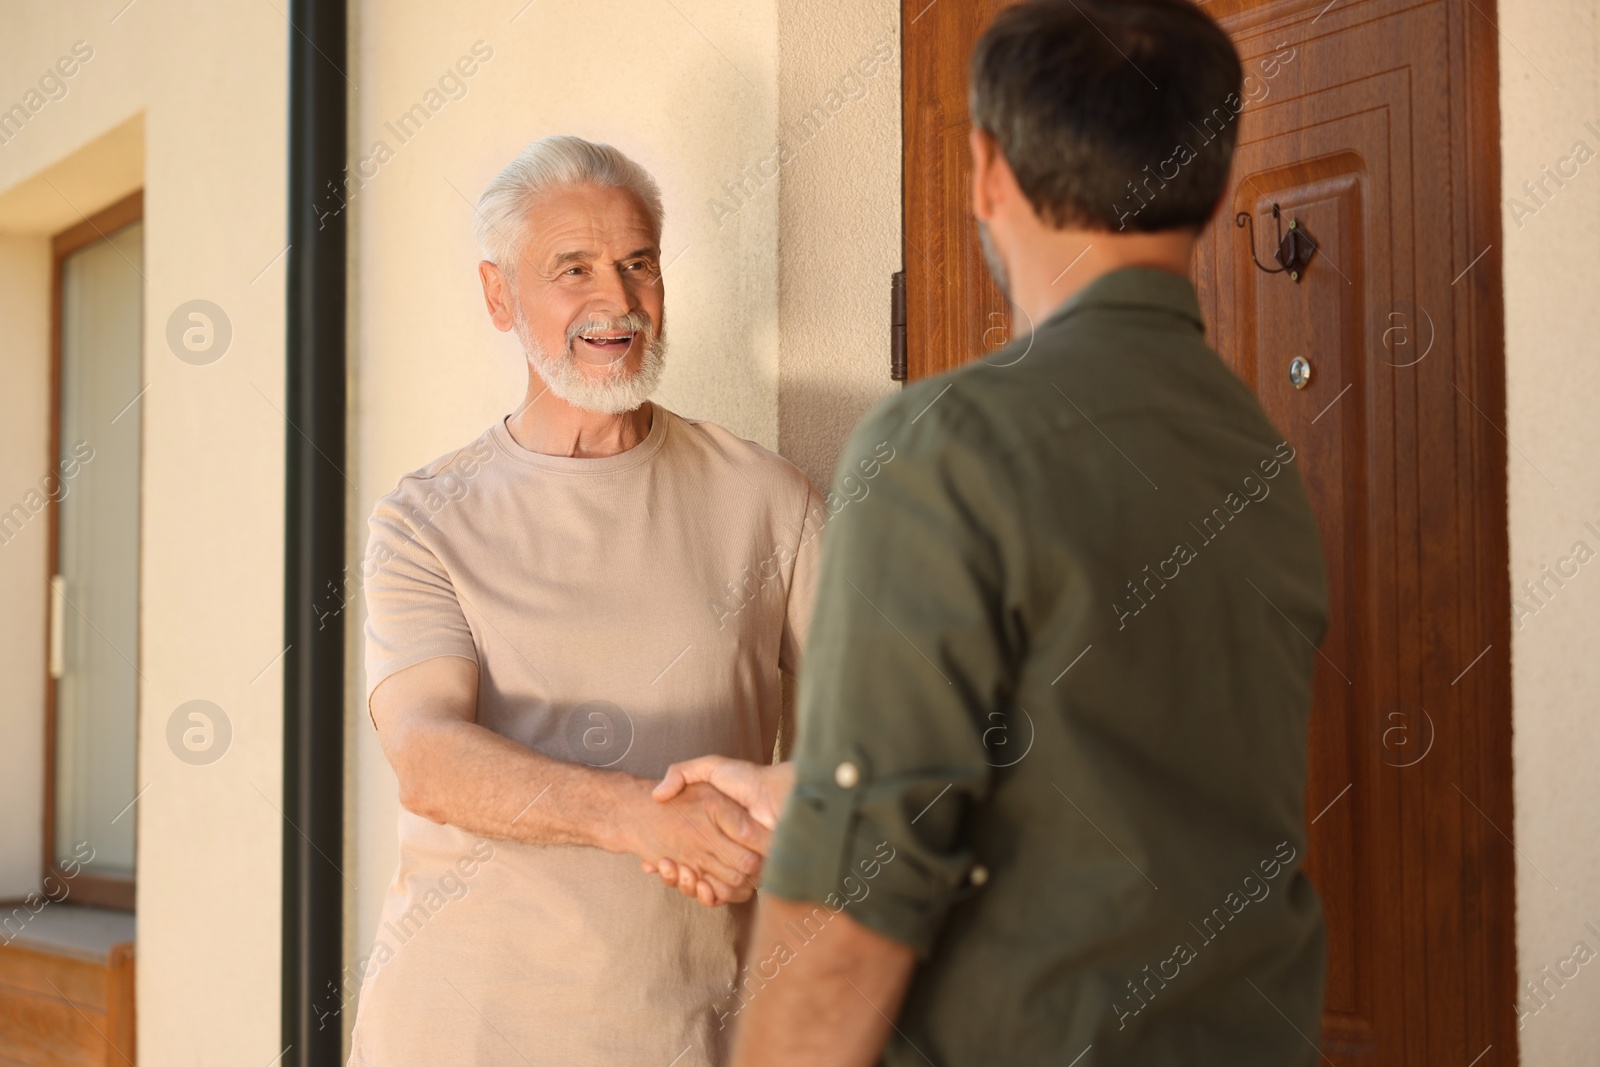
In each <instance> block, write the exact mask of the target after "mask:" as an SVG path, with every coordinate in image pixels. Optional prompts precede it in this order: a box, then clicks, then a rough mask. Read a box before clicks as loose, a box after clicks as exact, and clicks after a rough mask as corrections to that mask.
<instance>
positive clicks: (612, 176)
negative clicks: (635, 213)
mask: <svg viewBox="0 0 1600 1067" xmlns="http://www.w3.org/2000/svg"><path fill="white" fill-rule="evenodd" d="M580 183H586V184H589V185H598V186H601V187H602V188H611V189H626V190H628V191H629V192H631V193H632V194H633V195H634V196H636V197H638V198H639V202H640V203H641V204H642V205H643V207H644V211H645V215H646V217H647V218H648V219H649V222H650V230H651V233H652V235H653V236H654V237H655V239H656V241H657V243H659V242H660V240H661V223H662V218H663V211H662V208H661V189H660V188H659V187H658V186H657V185H656V182H655V179H654V178H652V177H650V174H649V172H648V171H646V170H645V169H644V168H643V167H641V166H639V164H637V163H635V162H634V161H633V160H631V159H629V158H628V157H627V156H625V155H623V154H622V153H621V152H620V151H618V150H617V149H615V148H613V147H611V146H610V145H608V144H594V143H593V142H590V141H585V140H584V139H583V138H582V137H571V136H565V135H559V136H553V137H541V138H539V139H538V140H537V141H534V142H533V143H532V144H530V145H528V147H526V148H524V149H523V150H522V152H521V154H520V155H518V156H517V158H516V159H514V160H512V161H511V163H510V165H508V166H507V167H506V169H505V170H502V171H501V172H500V173H499V174H497V175H495V177H494V180H493V181H491V182H490V183H489V185H488V187H487V188H485V189H484V191H483V195H482V196H480V197H478V209H477V213H476V214H475V215H474V216H473V220H472V232H473V234H474V235H475V236H476V237H477V239H478V247H479V248H480V249H481V250H482V252H483V257H484V258H485V259H487V260H488V261H489V262H491V263H493V264H495V265H496V266H498V267H499V268H500V269H501V270H503V271H505V272H506V273H507V274H512V275H514V274H515V273H516V264H517V258H518V256H519V255H520V254H521V251H522V241H523V235H524V230H525V229H526V226H527V215H528V207H529V206H530V205H531V204H532V203H533V201H534V200H536V199H537V198H538V197H540V196H542V195H543V194H545V193H547V192H549V191H550V190H551V189H553V188H555V187H557V186H560V185H571V184H580Z"/></svg>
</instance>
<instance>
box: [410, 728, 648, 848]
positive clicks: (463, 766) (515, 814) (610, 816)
mask: <svg viewBox="0 0 1600 1067" xmlns="http://www.w3.org/2000/svg"><path fill="white" fill-rule="evenodd" d="M393 756H394V758H395V760H396V762H397V766H396V768H395V770H396V773H397V774H398V775H399V778H400V782H401V795H400V803H401V806H403V807H404V808H405V809H406V810H408V811H412V812H415V813H416V814H418V815H421V816H423V817H425V818H428V819H432V820H433V821H434V822H440V823H449V824H450V825H452V826H459V827H460V828H462V829H463V830H467V831H469V832H471V833H475V834H478V835H480V836H482V837H492V838H500V839H505V840H511V841H522V842H525V843H528V844H540V845H587V846H590V847H593V848H601V849H605V850H606V851H608V852H628V851H631V849H630V848H629V847H628V845H627V843H626V842H625V841H624V840H623V835H622V833H621V831H622V829H623V828H625V827H627V826H628V825H630V824H631V822H632V821H633V816H634V815H635V814H636V813H637V812H638V811H639V810H642V809H643V807H644V806H646V805H649V804H651V803H652V802H651V800H650V789H651V786H652V785H653V784H654V783H652V782H650V781H647V780H646V779H643V778H636V777H634V776H633V775H630V774H623V773H621V772H617V771H603V770H597V769H595V768H593V767H586V766H583V765H581V764H577V763H567V762H565V761H563V760H557V759H552V758H550V757H549V756H546V755H543V754H542V753H539V752H536V751H534V750H533V749H530V748H528V747H526V746H524V745H519V744H517V743H516V742H515V741H512V740H510V739H509V738H506V737H502V736H501V735H499V734H497V733H495V732H494V731H493V730H489V729H486V728H484V727H482V726H479V725H477V724H476V723H471V722H461V721H440V722H432V723H428V724H427V725H424V726H419V727H415V728H413V729H412V730H411V731H410V732H409V735H408V736H407V738H406V739H405V742H404V744H403V745H402V746H401V747H400V749H399V751H397V752H395V753H394V754H393Z"/></svg>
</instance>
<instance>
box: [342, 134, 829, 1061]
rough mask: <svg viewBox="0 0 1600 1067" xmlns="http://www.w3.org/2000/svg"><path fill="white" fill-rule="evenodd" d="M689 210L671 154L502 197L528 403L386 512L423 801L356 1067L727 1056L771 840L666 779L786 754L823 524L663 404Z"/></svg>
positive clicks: (384, 583)
mask: <svg viewBox="0 0 1600 1067" xmlns="http://www.w3.org/2000/svg"><path fill="white" fill-rule="evenodd" d="M661 221H662V208H661V200H660V194H659V192H658V190H657V187H656V185H655V183H654V181H652V180H651V178H650V177H649V175H647V174H646V173H645V172H644V170H643V169H642V168H640V167H639V166H638V165H637V164H635V163H634V162H633V161H631V160H629V159H628V158H627V157H626V156H624V155H623V154H622V153H621V152H619V151H617V150H616V149H614V148H612V147H610V146H607V145H597V144H591V143H589V142H587V141H583V140H580V139H578V138H575V137H547V138H544V139H542V140H539V141H535V142H534V143H533V144H531V145H529V146H528V148H527V149H526V150H525V151H523V153H522V154H521V155H520V156H519V157H518V158H517V159H516V160H515V161H514V162H513V163H512V164H511V165H510V166H508V167H507V168H506V169H505V170H504V171H503V172H502V173H501V174H500V175H499V176H498V177H496V178H495V179H494V181H493V182H492V183H491V184H490V185H489V187H488V189H487V190H486V191H485V192H484V194H483V196H482V198H481V199H480V201H479V204H478V212H477V218H476V231H477V236H478V239H479V243H480V244H481V245H482V247H483V252H484V257H485V258H484V261H483V262H482V263H481V264H479V275H480V278H481V281H482V284H483V293H484V299H485V301H486V303H487V306H488V311H489V317H490V319H491V320H492V321H493V323H494V325H495V327H496V328H498V329H500V330H502V331H513V330H514V331H515V333H516V336H517V337H518V338H519V340H520V341H521V344H522V347H523V349H524V350H525V352H526V354H527V361H528V392H527V397H526V400H525V402H524V403H523V404H522V406H521V407H519V408H518V409H517V410H516V411H515V412H514V413H512V414H511V415H509V416H507V417H506V418H505V419H502V420H497V421H496V422H495V423H494V424H493V425H492V426H490V427H489V428H488V430H486V431H485V432H484V433H483V434H482V435H480V436H479V437H478V438H477V439H476V440H475V441H473V442H471V443H470V444H468V445H466V446H465V447H463V448H460V449H458V450H456V451H453V452H451V453H448V454H447V455H445V456H442V457H440V458H438V459H436V460H434V461H433V462H432V463H429V464H427V465H426V466H424V467H422V468H420V469H419V470H416V471H414V472H412V473H410V474H407V475H405V476H404V477H402V478H401V479H400V482H399V484H398V486H396V488H395V489H394V491H393V492H391V493H390V494H389V495H387V496H385V497H384V498H383V499H382V500H380V501H379V502H378V504H377V506H376V508H375V509H374V511H373V514H372V518H371V521H370V529H371V540H370V544H369V548H368V564H367V567H366V572H367V575H368V577H367V580H366V583H365V589H366V600H367V623H366V672H367V697H368V709H369V712H370V714H371V717H372V720H373V723H374V725H375V726H376V728H377V731H378V737H379V739H380V742H381V744H382V747H383V751H384V754H385V756H386V757H387V758H388V760H389V762H390V764H391V765H392V766H393V768H394V771H395V774H396V776H397V777H398V780H399V790H400V801H401V807H402V811H401V813H400V825H399V830H400V864H399V869H398V871H397V872H396V875H395V878H394V881H393V882H392V884H391V885H390V887H389V891H388V895H387V897H386V899H385V902H384V906H383V912H382V915H381V917H380V920H379V926H378V931H377V939H376V942H375V944H374V947H373V951H372V953H371V954H370V955H369V956H368V957H367V958H366V960H365V961H364V966H363V967H362V968H361V970H362V987H361V997H360V1004H359V1010H358V1015H357V1019H356V1025H355V1034H354V1039H353V1044H352V1054H351V1059H350V1062H351V1063H352V1064H356V1065H369V1067H438V1065H440V1064H455V1063H472V1064H534V1063H538V1064H544V1063H551V1064H586V1065H607V1064H624V1063H626V1064H629V1065H636V1064H658V1065H660V1067H666V1065H667V1064H669V1063H670V1064H673V1065H674V1067H695V1065H701V1067H705V1065H713V1064H720V1063H721V1062H723V1060H724V1059H725V1055H726V1050H725V1048H724V1046H723V1040H724V1037H725V1035H724V1033H723V1032H722V1031H721V1029H720V1027H719V1026H718V1020H717V1016H716V1012H715V1004H716V1003H717V1002H718V1001H720V1000H721V999H723V998H724V997H726V995H727V993H728V991H729V990H730V989H731V988H732V986H733V983H734V980H735V978H736V977H737V971H738V966H739V952H740V949H741V948H742V947H743V943H744V941H745V940H746V936H747V929H748V923H749V918H750V916H749V909H750V906H749V904H748V901H749V899H750V897H751V895H752V893H753V891H754V879H755V878H756V876H757V875H758V873H759V870H760V865H761V856H762V854H763V853H764V851H765V849H766V847H767V831H766V830H765V829H764V828H763V827H762V826H761V825H760V824H759V822H758V821H757V820H755V819H753V818H751V817H750V815H749V813H748V812H746V811H745V809H744V808H742V807H740V806H739V805H738V804H736V803H734V802H733V801H731V800H729V799H728V798H727V797H726V796H724V795H723V794H721V793H719V792H717V791H716V790H715V789H714V788H712V787H710V786H709V785H699V786H694V787H691V788H690V789H689V790H688V791H686V792H685V793H684V794H682V796H681V797H679V798H678V799H677V800H675V801H674V802H673V803H671V804H667V805H662V804H658V803H656V802H654V801H653V800H652V799H651V787H652V785H653V784H654V783H655V781H656V780H657V779H658V778H660V777H661V775H662V773H663V772H664V771H665V770H666V768H667V766H668V765H670V764H672V763H673V762H675V761H679V760H683V759H686V758H689V757H693V756H698V755H701V754H704V753H716V754H720V755H725V756H731V757H737V758H740V759H745V760H754V761H757V762H771V761H772V760H773V759H774V758H775V755H776V754H777V753H776V749H777V746H778V740H779V735H780V719H781V717H782V713H781V708H782V699H781V683H780V670H782V671H788V672H790V673H793V671H794V670H795V668H796V666H797V663H798V659H799V655H800V651H801V647H802V645H803V642H804V639H805V632H806V626H807V622H808V619H809V614H810V601H811V596H812V591H813V588H814V581H815V578H814V575H815V566H816V557H817V551H818V544H817V536H816V534H817V532H818V530H819V529H820V524H821V522H822V521H823V520H824V518H825V514H826V509H825V508H824V507H823V504H822V500H821V498H820V497H819V496H818V494H817V492H816V490H815V489H814V488H813V487H812V485H811V483H810V482H809V481H808V480H807V479H806V477H805V475H803V474H802V473H801V472H800V471H799V470H798V469H797V468H795V467H794V466H793V465H791V464H789V463H788V462H786V461H785V460H783V459H782V458H780V457H778V456H776V455H774V454H773V453H771V452H769V451H767V450H766V449H764V448H762V447H760V446H759V445H756V444H753V443H751V442H749V441H745V440H742V439H740V438H738V437H736V436H735V435H734V434H732V433H730V432H728V431H727V430H724V429H722V428H721V427H718V426H715V425H712V424H710V423H707V422H701V421H696V420H693V419H688V418H684V417H682V416H679V415H676V414H674V413H672V412H670V411H668V410H666V409H665V408H663V407H661V406H660V405H659V404H655V403H651V402H649V401H648V400H647V398H648V397H649V396H650V394H651V393H652V391H653V390H654V388H655V386H656V384H657V382H658V380H659V378H660V375H661V370H662V360H663V357H664V352H665V338H664V328H663V321H664V320H663V314H662V309H663V286H662V279H661V268H660V239H661ZM730 589H733V590H736V591H737V596H736V598H735V599H736V601H737V604H738V606H737V608H736V609H729V608H728V606H727V603H728V600H727V598H728V596H729V593H728V590H730ZM785 732H787V731H785ZM641 861H642V863H643V865H644V866H646V867H649V866H653V865H655V864H657V863H661V862H662V861H672V862H673V863H674V864H677V865H679V866H681V867H683V868H684V869H685V875H684V885H685V887H688V886H690V885H694V886H695V887H696V888H697V889H698V902H696V900H695V899H692V898H689V897H686V896H684V895H681V894H680V893H677V892H672V891H670V890H668V889H664V888H663V887H662V886H661V884H660V882H659V881H658V880H657V879H656V878H654V877H652V876H650V875H647V874H644V873H642V872H641V870H640V866H641ZM702 882H703V883H704V884H703V885H702V884H701V883H702ZM691 892H694V890H691Z"/></svg>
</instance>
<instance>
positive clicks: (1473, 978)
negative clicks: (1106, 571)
mask: <svg viewBox="0 0 1600 1067" xmlns="http://www.w3.org/2000/svg"><path fill="white" fill-rule="evenodd" d="M1003 6H1006V5H1005V4H1003V3H1001V2H1000V0H966V2H962V0H940V3H938V4H936V5H934V6H933V7H932V8H926V0H909V2H908V3H907V5H906V8H905V14H904V19H903V26H902V29H903V34H904V48H905V68H904V69H905V90H904V91H905V101H904V109H905V111H904V113H905V182H906V189H905V227H906V250H905V264H906V276H907V312H908V314H907V320H908V321H907V348H908V356H909V360H908V362H909V368H910V372H911V377H913V378H917V377H921V376H925V375H928V374H933V373H938V372H939V371H942V370H946V369H949V368H950V367H954V366H957V365H959V364H960V363H962V362H965V361H966V360H968V359H971V358H974V357H976V356H979V355H982V354H983V353H984V352H985V351H987V350H988V349H991V348H993V347H995V343H996V342H999V341H1002V339H1003V338H1004V337H1005V333H1006V331H1005V330H1004V329H1002V328H999V324H1001V323H1003V322H1004V315H1005V312H1006V309H1005V307H1004V305H1003V301H1002V299H1001V297H1000V295H999V293H998V292H997V291H996V290H995V288H994V287H993V284H992V283H991V282H989V280H988V278H987V275H986V273H985V272H984V271H983V267H982V255H981V250H980V249H979V248H978V245H977V241H976V235H975V230H974V227H973V224H972V222H971V219H970V214H969V186H968V182H969V181H970V178H969V177H968V161H967V158H966V154H965V137H966V129H967V114H966V75H967V63H968V59H969V56H970V50H971V47H972V44H973V43H974V42H975V40H976V38H977V35H978V33H979V32H981V29H982V27H983V26H984V25H985V24H986V23H987V21H988V19H989V18H991V17H992V15H993V14H994V12H996V11H998V10H999V9H1000V8H1001V7H1003ZM1207 10H1208V11H1209V12H1210V13H1211V14H1212V15H1213V16H1214V17H1217V18H1218V19H1219V20H1220V21H1221V22H1222V23H1223V25H1224V26H1225V27H1226V28H1227V29H1228V30H1229V32H1230V33H1231V34H1232V35H1233V36H1234V39H1235V42H1236V44H1237V45H1238V46H1239V50H1240V55H1241V58H1242V60H1243V61H1244V65H1245V71H1246V74H1247V76H1251V77H1253V78H1254V79H1255V83H1254V86H1253V88H1252V83H1251V82H1249V81H1247V83H1246V84H1247V92H1246V93H1245V94H1244V95H1245V96H1246V98H1247V100H1249V101H1250V102H1249V103H1248V104H1247V106H1246V107H1245V109H1244V111H1243V112H1242V114H1241V117H1240V120H1239V121H1240V130H1239V147H1238V152H1237V156H1236V160H1235V164H1234V169H1233V175H1232V179H1231V183H1230V187H1229V189H1228V191H1227V193H1226V195H1225V196H1224V197H1223V200H1222V203H1221V205H1220V208H1219V212H1218V216H1217V218H1216V219H1215V220H1214V221H1213V223H1212V225H1211V226H1209V227H1208V228H1207V229H1206V231H1205V232H1204V234H1203V235H1202V238H1201V241H1200V245H1199V248H1198V250H1197V253H1196V257H1195V277H1196V281H1197V285H1198V288H1199V290H1200V295H1201V303H1202V307H1203V308H1204V310H1205V313H1206V319H1207V323H1208V328H1209V332H1210V336H1211V340H1212V343H1213V345H1214V346H1215V347H1216V348H1217V350H1218V351H1219V353H1220V354H1221V355H1222V357H1223V359H1224V360H1225V361H1227V362H1228V363H1229V365H1230V366H1231V367H1232V368H1233V369H1234V371H1235V372H1236V373H1237V374H1238V375H1239V376H1240V377H1241V378H1242V379H1243V380H1244V381H1245V382H1247V383H1248V384H1249V385H1250V386H1251V387H1252V388H1253V389H1254V390H1255V392H1256V394H1257V396H1258V397H1259V398H1260V400H1261V403H1262V406H1263V407H1264V408H1265V410H1266V412H1267V414H1268V415H1269V416H1270V417H1271V418H1272V420H1273V422H1274V423H1275V424H1276V425H1277V426H1278V427H1279V428H1280V429H1281V430H1282V431H1283V432H1284V434H1285V435H1286V437H1287V438H1288V439H1289V440H1290V441H1291V442H1292V443H1293V444H1294V445H1295V447H1296V449H1297V450H1298V451H1299V453H1300V456H1301V460H1300V470H1301V473H1302V475H1303V477H1304V478H1305V481H1306V485H1307V489H1308V491H1309V493H1310V496H1311V499H1312V503H1313V506H1314V508H1315V509H1316V512H1317V516H1318V521H1319V525H1320V529H1321V534H1322V538H1323V544H1324V549H1325V551H1326V555H1327V561H1328V577H1329V585H1330V595H1331V622H1330V628H1329V632H1328V635H1327V638H1326V639H1325V641H1324V642H1323V644H1322V646H1321V655H1320V656H1319V657H1318V660H1317V667H1316V675H1315V679H1314V704H1313V711H1312V736H1311V773H1310V780H1309V783H1308V789H1307V813H1308V819H1311V820H1312V824H1311V826H1310V835H1311V849H1310V854H1309V857H1308V860H1307V863H1308V868H1309V870H1310V872H1311V876H1312V878H1313V881H1314V883H1315V884H1316V886H1317V890H1318V893H1319V894H1320V896H1321V898H1322V901H1323V907H1324V911H1325V915H1326V918H1327V924H1328V971H1327V996H1326V1002H1325V1014H1324V1027H1323V1035H1322V1036H1323V1041H1322V1045H1323V1049H1324V1052H1325V1054H1326V1055H1327V1056H1328V1058H1329V1059H1330V1060H1331V1061H1332V1062H1334V1063H1337V1064H1340V1065H1343V1064H1364V1065H1365V1064H1372V1065H1377V1064H1384V1065H1389V1064H1414V1065H1419V1067H1420V1065H1424V1064H1434V1063H1449V1062H1456V1063H1461V1064H1466V1063H1469V1062H1473V1061H1474V1059H1475V1057H1478V1056H1479V1055H1480V1054H1482V1058H1481V1059H1477V1060H1476V1063H1477V1065H1478V1067H1489V1065H1495V1064H1499V1065H1504V1064H1512V1063H1515V1062H1516V1031H1515V1025H1514V1022H1515V1013H1514V1011H1513V1010H1512V1007H1511V1006H1512V1005H1513V1004H1514V1002H1515V1000H1516V988H1515V970H1514V966H1515V965H1514V942H1513V937H1514V927H1513V920H1514V914H1515V907H1514V901H1513V895H1512V872H1513V868H1512V863H1513V853H1512V850H1511V847H1510V844H1509V842H1508V840H1507V839H1506V838H1505V837H1503V836H1502V835H1501V830H1504V831H1506V832H1507V833H1509V832H1510V828H1511V814H1510V813H1511V797H1510V762H1511V761H1510V698H1509V660H1508V650H1509V613H1508V612H1507V610H1506V592H1507V584H1506V582H1507V569H1508V568H1507V555H1506V543H1505V443H1504V440H1503V439H1502V438H1501V437H1500V434H1499V430H1498V428H1497V424H1496V421H1494V420H1497V419H1501V418H1503V411H1504V370H1503V362H1502V361H1503V357H1502V353H1501V349H1500V329H1501V327H1500V321H1501V312H1500V303H1499V301H1500V275H1499V267H1498V257H1497V256H1496V255H1492V254H1491V255H1489V256H1485V257H1484V258H1483V259H1481V260H1478V261H1477V262H1476V263H1474V259H1475V257H1477V256H1478V255H1479V253H1480V252H1482V251H1483V250H1484V249H1485V248H1486V247H1487V246H1489V245H1491V244H1494V243H1496V242H1498V228H1499V223H1498V214H1497V207H1498V196H1499V186H1498V175H1499V154H1498V115H1497V111H1496V106H1497V105H1496V92H1497V71H1496V67H1495V56H1496V41H1495V36H1494V34H1495V31H1494V29H1493V25H1492V22H1491V21H1490V20H1492V19H1493V17H1494V11H1493V8H1492V6H1491V5H1488V4H1486V3H1484V2H1483V0H1429V2H1422V3H1416V2H1412V0H1365V2H1363V0H1344V2H1340V3H1337V4H1333V5H1330V4H1329V3H1328V2H1327V0H1211V3H1209V4H1208V5H1207ZM1285 56H1290V57H1291V58H1287V59H1286V58H1285ZM1268 72H1270V73H1268ZM956 146H959V147H960V149H961V150H960V151H956ZM1274 204H1276V205H1278V207H1279V209H1280V211H1281V213H1282V225H1283V226H1285V227H1287V226H1288V225H1289V223H1290V221H1291V220H1293V221H1295V222H1296V224H1297V225H1298V226H1300V227H1303V229H1304V231H1305V232H1306V233H1307V234H1308V235H1309V236H1310V237H1311V238H1312V239H1313V241H1314V242H1315V245H1316V249H1317V251H1316V253H1315V255H1314V256H1313V258H1312V260H1311V263H1310V264H1309V265H1308V266H1307V267H1306V268H1305V270H1304V272H1303V276H1302V277H1301V278H1300V279H1299V280H1298V281H1296V280H1294V279H1291V278H1290V277H1289V275H1288V274H1287V273H1276V274H1268V273H1265V272H1263V271H1262V270H1260V269H1258V268H1257V266H1256V264H1255V262H1254V261H1253V260H1252V257H1251V244H1250V241H1251V234H1252V231H1251V230H1250V229H1248V228H1246V229H1241V228H1239V227H1238V226H1236V225H1235V221H1234V219H1235V216H1236V215H1237V214H1238V213H1240V212H1246V213H1249V214H1250V215H1251V216H1252V217H1253V228H1254V240H1255V254H1256V256H1257V257H1258V258H1259V259H1260V260H1261V262H1262V263H1264V264H1266V265H1267V266H1268V267H1275V266H1276V263H1275V262H1274V261H1273V259H1272V253H1273V251H1274V246H1275V241H1276V236H1277V226H1278V223H1277V221H1276V220H1275V219H1274V217H1273V212H1272V207H1273V205H1274ZM1469 264H1470V265H1471V269H1470V270H1469V269H1467V268H1468V267H1469ZM992 316H999V317H998V318H994V317H992ZM1296 356H1300V357H1304V358H1305V359H1307V360H1309V361H1310V363H1311V366H1312V376H1311V379H1310V382H1309V384H1308V385H1306V387H1305V388H1303V389H1297V388H1295V387H1294V386H1293V385H1292V384H1291V382H1290V378H1289V373H1288V368H1289V363H1290V361H1291V360H1292V359H1294V358H1295V357H1296ZM1480 656H1481V658H1479V657H1480ZM1491 1046H1492V1047H1491Z"/></svg>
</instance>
